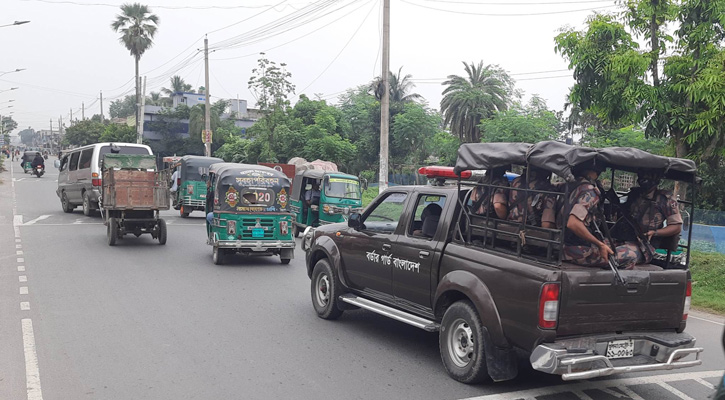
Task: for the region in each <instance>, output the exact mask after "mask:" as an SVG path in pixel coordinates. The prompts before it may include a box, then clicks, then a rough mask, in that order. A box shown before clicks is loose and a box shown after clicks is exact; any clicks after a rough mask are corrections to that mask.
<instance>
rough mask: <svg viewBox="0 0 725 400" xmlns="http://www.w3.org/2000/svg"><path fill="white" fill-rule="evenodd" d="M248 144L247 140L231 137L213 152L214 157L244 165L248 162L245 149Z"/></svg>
mask: <svg viewBox="0 0 725 400" xmlns="http://www.w3.org/2000/svg"><path fill="white" fill-rule="evenodd" d="M249 143H250V141H249V140H248V139H243V138H240V137H238V136H231V137H230V138H229V139H228V140H227V142H226V143H224V145H222V146H221V147H220V148H219V149H218V150H217V151H215V152H214V156H215V157H219V158H221V159H223V160H224V161H227V162H235V163H246V162H248V156H247V148H248V147H249Z"/></svg>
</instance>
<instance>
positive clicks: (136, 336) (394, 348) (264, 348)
mask: <svg viewBox="0 0 725 400" xmlns="http://www.w3.org/2000/svg"><path fill="white" fill-rule="evenodd" d="M56 177H57V172H56V171H55V170H54V169H53V168H52V166H51V167H50V168H49V171H48V174H47V175H46V176H44V177H43V178H41V179H37V178H35V177H31V176H29V175H24V174H23V173H22V171H19V170H18V168H17V166H14V170H13V171H12V174H11V172H4V173H2V174H0V179H2V181H3V182H2V183H1V184H0V399H26V398H28V399H31V400H39V399H47V400H50V399H61V400H65V399H175V400H176V399H217V398H220V399H221V398H223V399H228V398H245V399H280V398H288V399H310V398H319V397H321V396H322V397H324V398H350V399H355V398H360V399H383V398H410V399H464V398H480V399H494V398H499V399H518V398H526V399H529V398H537V399H568V398H572V399H585V400H587V399H594V400H598V399H617V398H620V399H634V400H640V399H647V400H649V399H677V398H693V399H701V398H706V397H707V395H708V394H709V393H711V392H712V390H711V386H712V385H713V384H715V383H716V382H717V379H718V378H717V377H718V376H722V370H723V366H725V357H724V356H723V350H722V348H721V345H720V334H721V333H722V330H723V320H722V318H719V317H712V316H706V315H696V316H693V318H691V321H690V323H689V325H688V331H689V332H691V333H692V334H694V335H695V336H696V337H698V343H699V344H700V345H702V346H704V347H705V349H706V354H705V356H704V364H703V365H702V366H701V367H698V368H692V369H688V370H685V371H681V372H680V373H675V374H673V373H670V374H660V375H652V374H637V375H628V376H626V377H622V378H621V379H605V380H601V379H600V380H593V381H585V382H575V383H567V384H565V383H564V382H562V381H561V379H560V378H558V377H555V376H548V375H545V374H541V373H537V372H534V371H531V370H530V368H529V369H526V368H525V363H522V366H523V367H522V368H523V370H522V371H521V373H520V376H519V377H518V378H517V379H516V380H513V381H509V382H503V383H499V384H486V385H476V386H468V385H463V384H460V383H457V382H455V381H453V380H451V379H450V378H448V376H447V375H446V373H445V371H444V370H443V367H442V365H441V362H440V357H439V354H438V345H437V335H435V334H430V333H426V332H424V331H422V330H419V329H416V328H412V327H409V326H407V325H403V324H400V323H397V322H394V321H391V320H388V319H385V318H383V317H380V316H377V315H375V314H372V313H369V312H365V311H354V312H347V313H345V314H344V315H343V317H342V318H341V319H340V320H338V321H333V322H330V321H323V320H321V319H319V318H317V317H316V315H315V313H314V311H313V309H312V306H311V304H310V296H309V279H308V278H307V275H306V273H305V269H304V263H303V254H302V252H301V251H299V250H298V252H297V253H296V257H297V258H296V259H295V260H293V262H292V263H291V264H290V265H281V264H280V263H279V259H278V258H250V259H245V258H243V257H237V258H235V259H234V261H233V263H232V264H231V265H225V266H215V265H213V264H212V262H211V249H210V248H209V247H208V246H207V245H206V244H205V241H204V225H203V218H202V215H201V213H198V214H196V213H195V214H192V218H188V219H181V218H180V217H178V216H177V215H176V214H175V213H173V212H168V213H167V215H166V216H165V217H166V219H167V221H168V223H169V241H168V244H167V245H166V246H160V245H158V243H157V242H155V241H153V240H152V239H151V238H150V236H142V237H141V238H135V237H132V236H131V237H127V238H126V239H124V240H122V241H121V242H120V244H119V245H118V246H116V247H108V246H107V245H106V235H105V227H104V226H103V225H102V224H101V220H100V218H99V217H94V218H88V217H84V216H83V215H82V213H81V212H80V210H77V211H76V212H74V213H72V214H64V213H63V212H62V211H61V209H60V202H59V201H58V198H57V197H56V195H55V193H54V190H55V187H56V183H55V179H56ZM706 319H710V320H711V321H707V320H706ZM683 396H684V397H683Z"/></svg>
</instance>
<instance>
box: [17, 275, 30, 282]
mask: <svg viewBox="0 0 725 400" xmlns="http://www.w3.org/2000/svg"><path fill="white" fill-rule="evenodd" d="M27 281H28V277H27V276H25V275H20V276H19V277H18V282H27Z"/></svg>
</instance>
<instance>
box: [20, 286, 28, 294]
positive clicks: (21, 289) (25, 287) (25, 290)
mask: <svg viewBox="0 0 725 400" xmlns="http://www.w3.org/2000/svg"><path fill="white" fill-rule="evenodd" d="M20 294H28V287H27V286H20Z"/></svg>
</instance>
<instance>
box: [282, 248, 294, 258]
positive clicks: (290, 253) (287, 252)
mask: <svg viewBox="0 0 725 400" xmlns="http://www.w3.org/2000/svg"><path fill="white" fill-rule="evenodd" d="M279 256H280V258H283V259H284V258H288V259H290V260H292V259H294V258H295V249H279Z"/></svg>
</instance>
